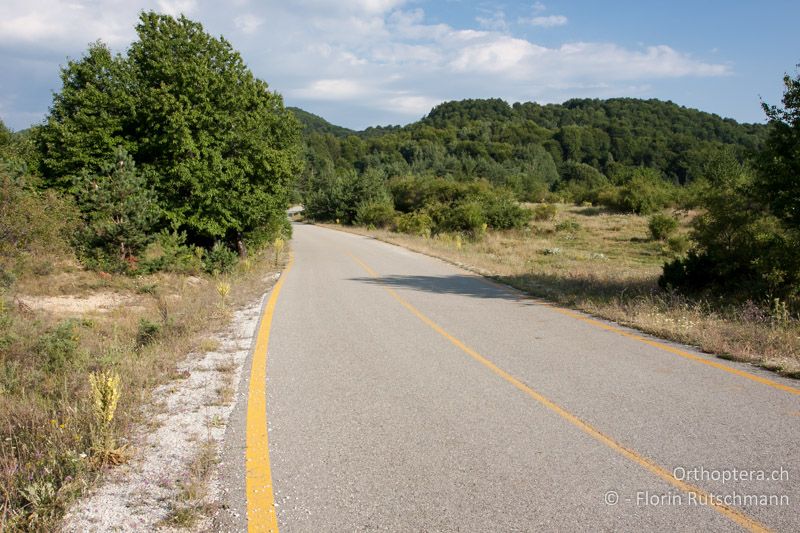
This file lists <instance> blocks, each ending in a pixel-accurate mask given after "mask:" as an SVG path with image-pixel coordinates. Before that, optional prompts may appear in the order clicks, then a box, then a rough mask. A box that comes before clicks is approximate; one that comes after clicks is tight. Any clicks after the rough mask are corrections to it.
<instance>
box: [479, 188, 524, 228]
mask: <svg viewBox="0 0 800 533" xmlns="http://www.w3.org/2000/svg"><path fill="white" fill-rule="evenodd" d="M483 208H484V214H485V216H486V223H487V224H488V225H489V227H491V228H494V229H510V228H516V229H519V228H522V227H524V226H525V225H527V224H528V222H529V221H530V219H531V215H532V213H531V210H530V209H526V208H524V207H522V206H521V205H519V202H517V200H516V199H514V198H513V197H512V196H511V194H502V193H501V194H493V195H490V196H488V197H485V198H484V201H483Z"/></svg>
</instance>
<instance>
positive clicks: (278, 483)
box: [229, 225, 800, 532]
mask: <svg viewBox="0 0 800 533" xmlns="http://www.w3.org/2000/svg"><path fill="white" fill-rule="evenodd" d="M294 230H295V232H294V238H293V240H292V248H293V250H294V256H295V261H294V265H293V268H292V269H291V270H290V271H289V272H288V273H287V274H286V275H285V276H284V284H283V288H282V292H281V293H280V295H279V298H278V300H277V304H276V306H275V309H274V318H273V321H272V330H271V336H270V340H269V359H268V377H267V415H266V417H267V422H268V426H269V459H270V464H271V475H272V482H273V486H274V501H275V509H276V513H277V519H278V524H279V526H280V530H281V531H285V532H289V531H300V532H324V531H373V530H375V531H378V530H380V531H384V530H386V531H470V532H471V531H674V530H680V531H741V530H743V529H745V530H747V529H750V530H758V528H760V527H764V528H768V529H771V530H775V531H800V513H798V510H800V508H799V507H798V503H799V502H800V395H798V392H800V390H798V389H799V388H800V384H799V383H798V382H796V381H792V380H787V379H782V378H780V377H777V376H775V375H773V374H770V373H768V372H765V371H761V370H759V369H756V368H753V367H750V366H747V365H741V364H736V363H728V362H725V361H722V360H720V359H715V358H713V357H709V356H706V355H703V354H700V353H698V352H696V351H695V350H693V349H692V348H690V347H686V346H680V345H676V344H671V343H667V342H665V341H658V342H657V343H653V342H652V339H650V338H649V337H645V336H639V335H640V334H636V333H635V332H634V334H633V336H631V335H630V332H631V330H626V329H624V328H619V329H615V328H618V326H611V329H609V328H608V327H607V326H606V327H603V326H604V325H606V324H607V323H601V322H598V321H595V322H587V321H586V320H585V319H584V318H585V317H584V316H583V315H579V314H576V313H571V314H565V313H564V312H561V311H559V310H557V309H554V308H552V307H551V306H548V305H547V304H545V303H543V302H539V301H535V300H531V299H526V298H523V297H522V296H521V295H520V294H519V293H517V292H515V291H513V290H511V289H507V288H504V287H501V286H496V285H493V284H491V283H489V282H487V281H486V280H484V279H482V278H479V277H477V276H475V275H473V274H471V273H468V272H465V271H463V270H460V269H458V268H456V267H454V266H451V265H449V264H446V263H444V262H441V261H438V260H436V259H433V258H429V257H427V256H424V255H420V254H416V253H413V252H410V251H407V250H404V249H402V248H399V247H396V246H392V245H389V244H385V243H382V242H378V241H375V240H373V239H369V238H365V237H360V236H355V235H351V234H346V233H342V232H337V231H333V230H329V229H324V228H319V227H315V226H308V225H295V227H294ZM625 332H628V335H627V336H626V335H625V334H624V333H625ZM665 348H666V349H665ZM682 354H683V355H682ZM703 361H708V362H711V363H712V364H713V365H718V366H722V368H719V367H718V366H711V365H708V364H703ZM726 369H729V370H732V371H726ZM250 386H252V384H250ZM239 433H241V432H239ZM233 434H234V437H232V438H237V437H236V434H237V433H236V431H235V430H234V431H233ZM233 449H234V452H232V453H235V452H236V450H238V452H239V454H240V455H239V456H240V457H241V446H240V447H239V448H237V447H236V446H234V447H233ZM742 471H746V472H747V473H745V474H743V473H742ZM751 471H753V472H751ZM762 471H763V473H760V472H762ZM762 475H763V476H765V477H766V478H767V479H758V478H760V477H761V476H762ZM773 476H774V477H776V478H777V479H772V477H773ZM723 477H728V478H729V479H725V480H723ZM748 477H754V478H756V479H747V478H748ZM229 479H230V480H233V479H235V476H231V477H230V478H229ZM237 491H238V489H237V490H232V494H234V496H235V495H236V494H239V501H241V499H242V498H244V496H242V495H241V491H238V492H237ZM737 498H738V499H737ZM765 498H766V499H765ZM233 499H234V500H236V498H233ZM231 505H232V506H234V507H235V506H236V504H235V503H232V504H231ZM243 514H244V512H242V513H240V515H243ZM251 525H252V524H251ZM233 528H234V529H235V526H234V527H233Z"/></svg>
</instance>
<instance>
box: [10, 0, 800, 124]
mask: <svg viewBox="0 0 800 533" xmlns="http://www.w3.org/2000/svg"><path fill="white" fill-rule="evenodd" d="M151 9H152V10H156V11H161V12H164V13H169V14H173V15H176V14H178V13H185V14H186V15H187V16H188V17H190V18H192V19H195V20H199V21H200V22H202V23H203V24H204V25H205V27H206V29H207V30H208V31H209V32H211V33H212V34H215V35H220V34H222V35H224V36H225V37H226V38H227V39H228V40H230V41H231V42H232V44H233V46H234V47H235V48H237V49H238V50H240V51H241V52H242V55H243V57H244V59H245V61H246V62H247V63H248V65H249V66H250V67H251V69H252V70H253V71H254V72H255V74H256V75H257V76H258V77H260V78H262V79H264V80H266V81H267V82H268V83H269V84H270V86H271V87H272V89H274V90H276V91H278V92H280V93H281V94H282V95H283V96H284V99H285V102H286V104H287V105H295V106H299V107H302V108H304V109H306V110H308V111H311V112H313V113H317V114H319V115H322V116H323V117H325V118H327V119H328V120H330V121H332V122H334V123H336V124H340V125H343V126H348V127H352V128H356V129H361V128H364V127H366V126H370V125H377V124H404V123H408V122H411V121H414V120H416V119H418V118H420V117H421V116H423V115H424V114H426V113H427V111H428V110H429V109H430V108H431V107H432V106H433V105H435V104H437V103H439V102H442V101H445V100H453V99H461V98H486V97H500V98H504V99H506V100H508V101H509V102H515V101H537V102H542V103H550V102H562V101H564V100H566V99H568V98H573V97H596V98H609V97H615V96H630V97H639V98H661V99H665V100H672V101H674V102H676V103H678V104H681V105H685V106H688V107H694V108H698V109H702V110H704V111H709V112H713V113H717V114H719V115H722V116H725V117H732V118H735V119H737V120H739V121H745V122H760V121H763V113H762V111H761V109H760V105H759V97H762V98H763V99H764V100H765V101H767V102H769V103H779V101H780V97H781V94H782V84H781V78H782V76H783V74H784V73H787V72H788V73H790V74H794V73H795V72H796V67H795V65H796V64H797V63H800V37H798V33H797V29H796V27H797V21H798V20H800V2H797V1H793V2H792V1H762V2H757V1H751V0H728V1H719V0H712V1H703V0H696V1H694V2H686V1H655V2H646V1H638V2H636V1H615V2H601V1H586V0H584V1H569V2H568V1H549V2H545V1H533V2H514V1H505V2H503V1H468V0H443V1H438V2H434V1H428V0H337V1H328V0H294V1H290V2H286V1H282V2H281V1H272V0H267V1H264V0H261V1H259V0H229V1H227V2H214V1H206V0H147V1H142V0H139V1H130V0H70V1H66V2H54V1H52V0H3V2H2V3H1V4H0V71H2V72H3V75H2V77H0V118H2V119H3V121H4V122H5V123H6V124H7V125H8V126H10V127H11V128H13V129H22V128H25V127H28V126H30V125H31V124H34V123H36V122H39V121H41V120H42V119H43V117H44V116H45V114H46V113H47V108H48V106H49V105H50V102H51V99H52V92H53V91H55V90H58V89H59V87H60V80H59V72H58V69H59V65H61V64H64V63H65V61H66V59H67V58H68V57H69V58H77V57H80V55H81V54H82V53H83V51H84V50H85V49H86V46H87V44H88V43H89V42H91V41H94V40H96V39H102V40H104V41H105V42H107V43H108V44H109V45H110V46H111V47H112V48H113V49H114V50H117V51H124V50H125V48H126V47H127V46H128V45H129V43H130V42H131V41H132V40H133V39H134V38H135V34H134V31H133V27H134V26H135V24H136V19H137V14H138V13H139V12H140V11H141V10H151Z"/></svg>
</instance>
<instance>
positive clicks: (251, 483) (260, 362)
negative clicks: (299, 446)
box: [245, 252, 294, 533]
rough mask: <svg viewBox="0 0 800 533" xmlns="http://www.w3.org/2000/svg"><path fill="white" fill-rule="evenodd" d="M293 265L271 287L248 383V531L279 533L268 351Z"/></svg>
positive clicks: (246, 448) (288, 264)
mask: <svg viewBox="0 0 800 533" xmlns="http://www.w3.org/2000/svg"><path fill="white" fill-rule="evenodd" d="M293 264H294V254H292V253H291V252H290V253H289V261H288V262H287V263H286V266H285V267H284V268H283V271H282V272H281V274H280V278H279V279H278V282H277V283H275V285H274V286H273V287H272V292H271V294H270V296H269V300H267V303H266V305H265V306H264V310H263V312H262V314H261V320H260V321H259V324H258V333H257V335H256V343H255V347H254V348H253V359H252V363H251V365H250V381H249V383H248V385H249V386H248V393H247V415H246V424H245V428H246V429H245V485H246V488H245V494H246V497H247V530H248V531H249V532H256V531H258V532H261V531H264V532H270V533H278V517H277V515H276V513H275V496H274V493H273V490H272V471H271V469H270V462H269V436H268V428H267V355H268V354H267V351H268V349H269V336H270V331H271V328H272V317H273V316H274V314H275V306H276V304H277V302H278V296H280V293H281V289H282V288H283V282H284V280H285V279H286V275H287V274H288V273H289V271H290V270H291V268H292V265H293Z"/></svg>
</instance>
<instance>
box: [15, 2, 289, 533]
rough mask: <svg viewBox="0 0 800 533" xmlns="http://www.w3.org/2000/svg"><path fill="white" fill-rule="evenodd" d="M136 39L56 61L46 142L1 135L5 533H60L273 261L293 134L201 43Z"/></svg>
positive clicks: (252, 82)
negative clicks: (77, 503) (135, 428)
mask: <svg viewBox="0 0 800 533" xmlns="http://www.w3.org/2000/svg"><path fill="white" fill-rule="evenodd" d="M137 33H138V40H136V41H135V42H134V43H133V44H132V46H131V48H130V49H129V51H128V52H127V54H126V55H124V56H121V55H116V56H115V55H112V53H111V52H110V51H109V49H108V48H107V47H106V46H105V45H104V44H102V43H99V42H98V43H95V44H93V45H91V46H90V48H89V50H88V52H87V54H86V55H85V56H84V57H83V58H81V59H78V60H74V61H70V62H69V63H68V64H67V65H66V67H65V68H64V69H63V72H62V80H63V87H62V89H61V90H60V91H59V92H58V93H57V94H56V95H55V97H54V102H53V106H52V108H51V111H50V114H49V116H48V117H47V120H46V122H45V123H44V124H43V125H39V126H35V127H33V128H32V129H31V130H27V131H24V132H11V131H9V130H8V129H7V128H6V127H5V126H4V125H3V124H2V122H0V506H2V509H0V530H2V531H52V530H55V529H57V521H58V519H59V517H60V515H61V514H62V513H63V511H64V509H65V508H66V506H67V505H68V504H69V502H70V501H71V500H72V499H73V498H74V497H75V496H76V495H78V494H80V493H81V492H83V491H84V490H85V489H86V488H87V487H88V486H89V485H90V484H91V483H92V481H93V480H94V479H95V477H97V476H98V475H99V474H100V473H101V472H102V470H103V469H104V468H106V467H108V466H110V465H114V464H117V463H119V462H121V461H125V460H126V458H127V457H128V455H129V450H128V449H127V444H128V442H129V437H130V431H131V428H132V425H133V424H134V422H137V421H138V422H141V420H138V419H137V417H138V416H141V412H140V410H139V409H138V408H139V407H140V406H141V405H142V403H143V402H145V401H147V398H148V393H149V391H151V390H152V389H153V387H154V386H155V385H157V384H159V383H162V382H164V381H166V380H169V379H172V378H175V377H176V374H175V368H176V363H177V362H179V361H180V360H181V359H183V358H184V357H186V355H187V354H188V353H189V352H190V351H191V350H193V349H200V348H199V344H200V339H199V336H200V335H201V334H203V335H206V334H208V333H209V332H211V331H214V330H215V329H216V328H218V327H221V325H222V324H224V322H225V321H226V320H228V318H229V316H230V304H231V303H234V302H239V301H242V300H243V299H245V298H252V297H253V296H254V295H257V294H259V293H260V291H262V290H263V279H264V274H265V273H266V272H267V271H269V270H272V269H275V268H277V267H278V266H279V264H280V262H281V261H282V260H283V259H284V241H283V239H284V238H287V237H288V236H289V233H290V226H289V225H288V221H287V219H286V215H285V209H286V207H287V203H288V201H289V199H290V194H291V189H292V180H293V178H294V175H295V174H296V173H297V172H299V170H300V168H301V166H302V158H301V150H302V148H301V144H300V142H299V141H300V137H299V135H300V128H299V125H298V124H297V122H296V121H295V119H294V118H293V116H292V115H291V114H290V113H289V112H288V111H286V110H285V109H284V108H283V104H282V101H281V98H280V96H279V95H277V94H275V93H272V92H270V91H269V90H268V89H267V85H266V84H265V83H264V82H262V81H260V80H258V79H256V78H255V77H254V76H253V75H252V74H251V73H250V72H249V70H247V68H246V67H245V66H244V64H243V62H242V60H241V58H240V57H239V54H238V53H237V52H236V51H234V50H233V49H232V48H231V46H230V44H228V43H227V42H226V41H225V40H224V39H221V38H220V39H217V38H213V37H211V36H210V35H208V34H206V33H205V32H204V31H203V28H202V27H201V26H200V25H199V24H197V23H194V22H192V21H190V20H188V19H186V18H183V17H181V18H180V19H174V18H171V17H168V16H164V15H158V14H155V13H143V14H142V15H141V20H140V23H139V25H138V26H137ZM270 245H271V246H270ZM244 256H247V258H246V259H243V257H244ZM223 287H224V288H225V290H224V291H223V290H222V288H223Z"/></svg>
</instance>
